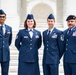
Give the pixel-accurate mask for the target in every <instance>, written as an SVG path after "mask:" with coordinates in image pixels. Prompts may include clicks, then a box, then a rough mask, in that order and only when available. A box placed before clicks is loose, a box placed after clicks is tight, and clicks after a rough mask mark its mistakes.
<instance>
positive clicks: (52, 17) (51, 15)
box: [47, 14, 55, 19]
mask: <svg viewBox="0 0 76 75" xmlns="http://www.w3.org/2000/svg"><path fill="white" fill-rule="evenodd" d="M47 19H55V17H54V15H53V14H50V15H49V16H48V18H47Z"/></svg>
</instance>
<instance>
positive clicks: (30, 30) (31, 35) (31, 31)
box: [28, 28, 33, 38]
mask: <svg viewBox="0 0 76 75" xmlns="http://www.w3.org/2000/svg"><path fill="white" fill-rule="evenodd" d="M28 31H29V34H30V37H31V38H32V37H33V29H29V28H28Z"/></svg>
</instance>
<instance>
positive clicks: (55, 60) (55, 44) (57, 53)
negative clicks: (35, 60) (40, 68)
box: [43, 28, 63, 64]
mask: <svg viewBox="0 0 76 75" xmlns="http://www.w3.org/2000/svg"><path fill="white" fill-rule="evenodd" d="M47 33H48V30H45V31H44V32H43V44H44V55H43V63H46V64H59V60H60V58H61V55H62V54H61V53H62V49H63V38H62V37H63V36H62V31H60V30H58V29H56V28H54V29H53V31H52V33H51V34H50V37H48V36H47V35H48V34H47Z"/></svg>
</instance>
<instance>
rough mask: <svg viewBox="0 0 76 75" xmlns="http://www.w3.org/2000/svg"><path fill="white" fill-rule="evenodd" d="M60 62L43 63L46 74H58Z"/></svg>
mask: <svg viewBox="0 0 76 75" xmlns="http://www.w3.org/2000/svg"><path fill="white" fill-rule="evenodd" d="M58 66H59V65H58V64H43V72H44V75H58Z"/></svg>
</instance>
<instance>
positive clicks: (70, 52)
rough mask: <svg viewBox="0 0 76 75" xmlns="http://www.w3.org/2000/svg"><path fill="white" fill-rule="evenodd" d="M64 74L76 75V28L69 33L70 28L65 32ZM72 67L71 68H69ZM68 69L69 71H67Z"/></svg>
mask: <svg viewBox="0 0 76 75" xmlns="http://www.w3.org/2000/svg"><path fill="white" fill-rule="evenodd" d="M63 54H64V57H63V62H64V72H65V74H66V75H72V74H71V73H72V71H73V72H74V73H75V74H74V75H76V26H75V27H73V28H72V30H71V32H70V33H69V28H68V29H66V30H65V31H64V51H63ZM67 64H68V66H70V68H71V70H70V68H69V67H68V66H67ZM67 68H68V69H67Z"/></svg>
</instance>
